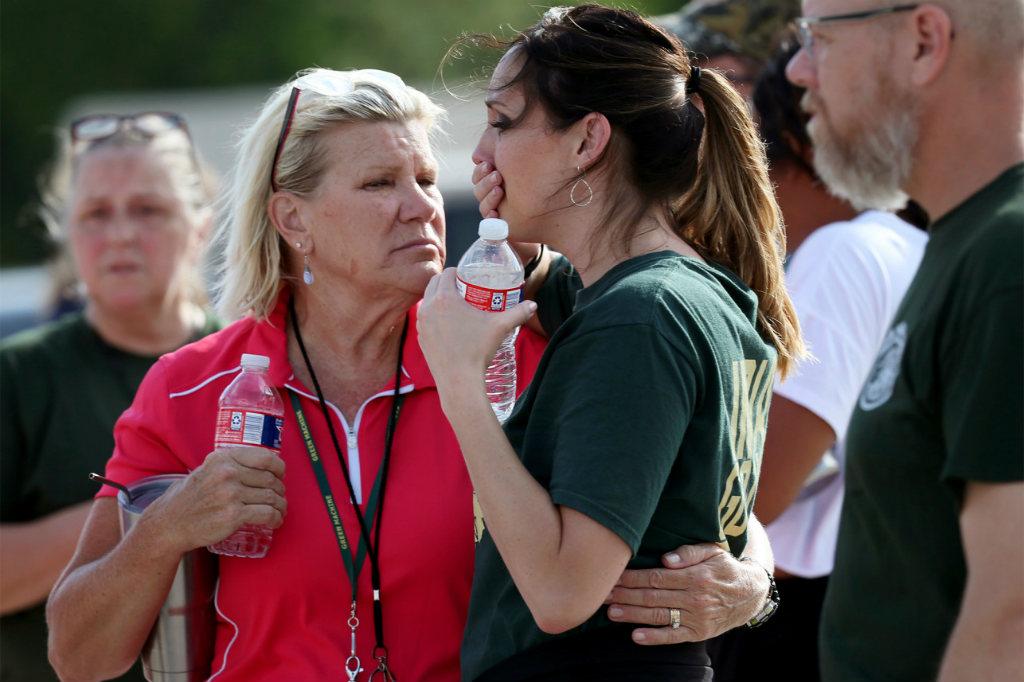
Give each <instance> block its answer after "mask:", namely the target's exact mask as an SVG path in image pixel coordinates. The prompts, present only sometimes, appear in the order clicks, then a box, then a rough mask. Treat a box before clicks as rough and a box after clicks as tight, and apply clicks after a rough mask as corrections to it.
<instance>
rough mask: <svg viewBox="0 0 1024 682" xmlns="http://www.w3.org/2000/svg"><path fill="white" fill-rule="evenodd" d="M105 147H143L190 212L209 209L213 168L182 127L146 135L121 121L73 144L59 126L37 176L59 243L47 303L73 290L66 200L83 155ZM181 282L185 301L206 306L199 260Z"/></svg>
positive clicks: (44, 213)
mask: <svg viewBox="0 0 1024 682" xmlns="http://www.w3.org/2000/svg"><path fill="white" fill-rule="evenodd" d="M103 149H116V150H130V149H143V150H145V151H146V152H147V153H150V154H152V155H153V156H155V157H156V158H159V159H160V162H161V163H162V164H163V166H164V167H165V168H166V169H167V171H168V173H169V174H170V176H171V179H172V181H173V182H174V184H175V186H176V188H177V189H178V191H179V192H181V193H182V195H183V196H184V199H185V203H186V206H187V207H188V208H189V210H190V211H192V212H193V215H192V216H191V218H192V219H193V221H194V222H197V223H198V222H199V221H200V220H201V219H202V217H201V214H202V213H204V212H205V211H208V210H212V206H213V202H214V199H215V197H216V195H217V188H218V187H217V186H218V178H217V174H216V173H215V172H214V171H213V169H212V168H211V167H210V166H209V165H207V164H206V163H205V162H204V161H203V160H202V158H201V157H200V156H199V153H198V151H197V150H196V149H195V146H194V145H193V143H192V139H191V138H190V137H189V135H188V134H187V133H186V132H185V131H184V130H181V129H172V130H168V131H166V132H162V133H160V134H157V135H148V134H144V133H141V132H139V131H138V130H136V129H134V128H131V127H124V128H121V129H119V130H118V131H117V132H115V133H114V134H113V135H111V136H109V137H105V138H103V139H99V140H96V141H93V142H85V143H79V144H78V145H77V146H76V145H75V144H74V143H72V140H71V135H70V134H69V133H68V131H66V130H62V131H59V132H58V134H57V158H56V160H55V161H54V163H53V166H52V167H50V169H49V171H48V172H47V173H46V174H45V175H43V176H42V177H41V178H40V181H39V187H40V198H41V201H40V206H39V216H40V218H41V219H42V221H43V224H44V225H45V226H46V230H47V233H48V234H49V236H50V238H51V239H52V240H53V241H54V242H55V243H56V244H57V254H56V255H55V256H54V258H53V261H52V263H51V275H52V277H51V281H52V290H51V292H50V299H51V304H55V303H57V302H58V301H59V300H60V299H62V298H66V297H75V296H76V295H77V291H76V290H77V285H78V272H77V268H76V267H75V261H74V258H73V256H72V254H71V250H70V248H69V247H68V239H67V236H68V235H67V228H68V224H67V218H68V216H67V211H68V205H69V202H70V199H71V195H72V191H73V189H74V184H75V181H76V179H77V177H78V169H79V167H80V165H81V162H82V159H83V158H85V157H86V156H87V155H88V154H91V153H92V152H95V151H99V150H103ZM185 288H186V297H187V299H188V300H189V301H191V302H192V303H195V304H196V305H198V306H201V307H205V306H206V304H207V303H208V299H207V295H206V286H205V284H204V282H203V277H202V273H201V272H200V267H199V266H198V265H197V266H196V267H193V268H192V269H191V271H190V272H189V273H188V274H187V276H186V278H185Z"/></svg>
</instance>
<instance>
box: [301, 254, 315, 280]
mask: <svg viewBox="0 0 1024 682" xmlns="http://www.w3.org/2000/svg"><path fill="white" fill-rule="evenodd" d="M302 262H303V264H304V266H305V267H303V268H302V281H303V282H305V283H306V286H307V287H308V286H310V285H312V284H313V271H312V270H310V269H309V254H308V253H307V254H306V255H305V257H304V258H303V259H302Z"/></svg>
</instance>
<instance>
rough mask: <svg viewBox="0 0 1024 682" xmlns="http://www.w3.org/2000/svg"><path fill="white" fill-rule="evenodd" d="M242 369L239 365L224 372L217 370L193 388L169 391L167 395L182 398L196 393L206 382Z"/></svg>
mask: <svg viewBox="0 0 1024 682" xmlns="http://www.w3.org/2000/svg"><path fill="white" fill-rule="evenodd" d="M241 369H242V366H241V365H239V366H238V367H232V368H231V369H226V370H224V371H223V372H217V373H216V374H214V375H213V376H209V377H206V378H205V379H203V380H202V381H201V382H199V383H198V384H196V385H195V386H193V387H192V388H189V389H186V390H184V391H178V392H177V393H169V394H167V397H168V398H180V397H181V396H183V395H188V394H189V393H195V392H196V391H198V390H199V389H201V388H202V387H203V386H205V385H206V384H208V383H210V382H211V381H213V380H215V379H219V378H221V377H222V376H224V375H225V374H234V373H235V372H238V371H240V370H241Z"/></svg>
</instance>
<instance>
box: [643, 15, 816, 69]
mask: <svg viewBox="0 0 1024 682" xmlns="http://www.w3.org/2000/svg"><path fill="white" fill-rule="evenodd" d="M798 16H800V0H693V1H692V2H689V3H687V4H686V5H685V6H684V7H683V8H682V9H680V10H679V11H678V12H673V13H672V14H664V15H662V16H658V17H651V21H653V22H654V23H656V24H658V25H659V26H661V27H662V28H664V29H667V30H669V31H671V32H672V33H674V34H676V35H677V36H678V37H679V39H680V40H682V41H683V44H684V45H685V46H686V49H687V50H689V51H691V52H694V53H696V54H699V55H702V56H705V57H717V56H719V55H721V54H735V55H740V56H744V57H749V58H751V59H755V60H757V61H758V62H760V63H767V62H768V60H769V59H771V56H772V53H773V52H774V51H775V50H776V48H778V46H779V41H780V39H781V38H782V36H784V35H785V33H786V28H787V27H788V26H789V24H790V23H791V22H792V21H793V20H794V19H796V18H797V17H798Z"/></svg>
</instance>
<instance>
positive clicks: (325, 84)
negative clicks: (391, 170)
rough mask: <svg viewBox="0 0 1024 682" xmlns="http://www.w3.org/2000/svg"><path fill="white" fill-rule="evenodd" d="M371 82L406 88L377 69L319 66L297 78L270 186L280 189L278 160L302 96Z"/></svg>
mask: <svg viewBox="0 0 1024 682" xmlns="http://www.w3.org/2000/svg"><path fill="white" fill-rule="evenodd" d="M363 83H368V84H370V85H376V86H378V87H381V88H383V89H384V90H387V91H391V90H395V89H404V88H405V81H403V80H402V79H401V78H399V77H398V76H396V75H395V74H393V73H389V72H387V71H380V70H378V69H358V70H355V71H331V70H329V69H318V70H316V71H312V72H310V73H307V74H305V75H303V76H300V77H298V78H296V79H295V81H294V84H293V86H292V94H291V96H290V97H289V98H288V106H286V107H285V110H284V121H283V122H282V123H281V132H280V133H279V134H278V136H277V148H276V149H275V150H274V161H273V163H272V164H271V166H270V188H271V189H272V190H273V191H275V192H276V191H277V189H278V187H277V162H278V161H279V160H280V159H281V152H282V151H283V150H284V144H285V142H286V141H287V140H288V133H289V132H291V128H292V120H293V119H294V118H295V109H296V108H297V107H298V104H299V95H300V94H302V92H303V91H305V90H308V91H310V92H314V93H316V94H318V95H323V96H325V97H344V96H345V95H349V94H351V93H352V92H354V91H355V89H356V86H357V85H361V84H363Z"/></svg>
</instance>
